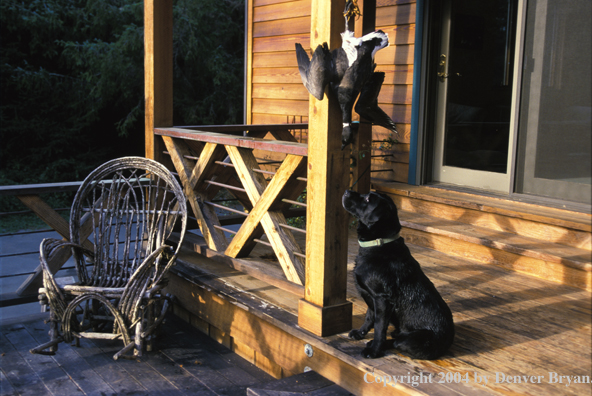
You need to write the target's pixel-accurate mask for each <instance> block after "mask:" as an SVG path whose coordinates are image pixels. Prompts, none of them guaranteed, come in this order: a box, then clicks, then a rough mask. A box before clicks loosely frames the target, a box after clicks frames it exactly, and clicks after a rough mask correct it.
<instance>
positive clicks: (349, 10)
mask: <svg viewBox="0 0 592 396" xmlns="http://www.w3.org/2000/svg"><path fill="white" fill-rule="evenodd" d="M354 15H355V16H360V15H362V14H361V13H360V7H358V0H347V1H346V2H345V9H344V10H343V16H344V17H345V26H346V29H347V23H348V22H349V18H351V17H352V16H354Z"/></svg>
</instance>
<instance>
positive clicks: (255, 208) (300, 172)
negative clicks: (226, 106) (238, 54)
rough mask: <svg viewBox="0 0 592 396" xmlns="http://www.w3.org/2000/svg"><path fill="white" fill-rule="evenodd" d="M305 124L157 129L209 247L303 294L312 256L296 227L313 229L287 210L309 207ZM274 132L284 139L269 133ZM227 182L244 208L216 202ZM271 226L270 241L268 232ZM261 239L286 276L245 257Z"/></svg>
mask: <svg viewBox="0 0 592 396" xmlns="http://www.w3.org/2000/svg"><path fill="white" fill-rule="evenodd" d="M194 129H199V130H194ZM301 129H306V124H281V125H242V126H234V127H232V126H218V127H216V126H204V127H184V128H155V130H154V133H155V134H156V135H159V136H161V137H162V139H163V141H164V143H165V146H166V154H167V155H169V156H170V159H171V161H172V163H173V165H174V167H175V169H176V171H177V173H178V175H179V178H180V179H181V182H182V184H183V186H184V189H185V194H186V196H187V199H188V201H189V204H190V206H191V208H192V210H193V214H194V215H195V218H196V220H197V225H198V227H199V229H200V231H201V234H202V235H203V238H204V240H205V246H204V247H203V252H202V253H205V254H206V255H209V256H210V257H217V258H219V259H224V260H225V262H227V263H230V265H232V266H234V267H235V268H237V269H238V268H240V269H241V270H242V271H244V272H247V273H249V274H251V275H254V276H255V277H258V278H264V279H265V280H266V281H268V282H270V283H272V284H274V285H276V286H278V287H281V288H283V289H285V290H288V291H291V292H294V293H297V294H300V295H302V294H303V288H302V285H303V284H304V279H305V269H304V267H305V257H306V256H305V254H304V252H303V251H302V249H301V247H300V246H299V244H298V243H297V242H296V239H295V237H294V233H295V232H298V233H305V232H306V231H305V230H304V229H301V228H298V227H294V226H291V225H290V224H288V221H287V218H290V217H293V216H295V215H300V216H301V215H304V214H305V208H306V203H304V202H301V201H298V197H299V196H301V195H302V193H303V192H304V191H305V189H306V182H307V180H306V165H307V152H308V148H307V145H306V144H303V143H299V142H297V141H296V138H295V137H294V136H293V135H292V133H290V131H291V130H301ZM243 133H245V134H246V135H243ZM267 133H270V134H271V135H273V137H274V138H275V139H277V140H272V139H264V138H263V137H264V136H265V135H266V134H267ZM233 134H234V135H233ZM237 134H238V135H237ZM266 153H267V154H266ZM265 157H267V158H268V159H265ZM269 158H271V159H272V161H269ZM221 190H225V191H226V192H227V194H230V195H231V196H232V200H236V201H238V202H239V203H240V209H236V208H229V207H228V206H223V205H220V204H217V203H215V202H213V201H214V200H215V198H216V196H217V195H218V194H219V193H220V191H221ZM298 209H300V210H298ZM220 211H228V212H231V213H233V214H235V218H237V216H238V218H237V221H236V223H237V224H240V227H239V228H238V230H232V229H229V228H226V227H224V226H223V225H222V223H223V221H222V220H223V219H221V216H220V215H219V213H220ZM240 217H242V219H241V218H240ZM227 224H228V222H227ZM227 234H232V235H233V236H232V238H231V239H230V238H227V237H226V235H227ZM264 234H265V236H266V237H267V241H265V240H263V239H262V236H263V235H264ZM257 243H262V244H265V245H268V246H270V247H271V248H272V249H273V251H274V253H275V256H276V257H277V259H278V262H279V264H280V266H281V269H282V271H283V274H284V276H285V277H284V276H282V277H278V276H273V275H270V274H269V273H268V272H266V271H262V270H260V269H259V267H258V266H257V265H253V264H252V261H244V260H240V259H241V258H245V257H248V256H249V253H250V252H251V251H252V250H253V248H254V247H255V246H256V244H257ZM286 280H287V281H288V282H286ZM290 283H292V284H290ZM298 286H300V287H298Z"/></svg>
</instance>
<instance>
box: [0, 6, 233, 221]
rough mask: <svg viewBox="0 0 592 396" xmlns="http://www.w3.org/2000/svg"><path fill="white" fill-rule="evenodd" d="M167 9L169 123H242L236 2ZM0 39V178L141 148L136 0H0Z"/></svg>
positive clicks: (59, 170) (59, 171)
mask: <svg viewBox="0 0 592 396" xmlns="http://www.w3.org/2000/svg"><path fill="white" fill-rule="evenodd" d="M173 12H174V19H175V22H174V43H173V48H174V84H173V87H174V109H175V113H174V116H175V119H174V120H175V124H176V125H187V124H229V123H241V122H242V111H243V109H242V105H243V75H244V69H243V64H244V60H243V58H244V56H243V53H244V0H199V1H195V0H176V1H175V2H174V9H173ZM0 40H1V41H0V46H1V50H0V89H1V90H2V91H1V96H0V122H1V125H0V126H1V129H0V185H8V184H23V183H41V182H44V183H47V182H56V181H73V180H82V179H83V178H84V177H85V176H86V174H88V172H89V171H90V170H92V169H94V168H95V167H96V166H97V165H99V164H100V163H102V162H104V161H106V160H108V159H111V158H115V157H118V156H122V155H143V153H144V52H143V2H142V1H137V0H136V1H135V0H21V1H18V0H2V1H1V2H0ZM2 201H4V200H2ZM9 206H11V205H9ZM6 209H7V208H6V207H5V204H4V202H0V212H1V211H5V210H6Z"/></svg>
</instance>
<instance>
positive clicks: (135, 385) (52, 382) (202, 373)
mask: <svg viewBox="0 0 592 396" xmlns="http://www.w3.org/2000/svg"><path fill="white" fill-rule="evenodd" d="M0 329H1V335H0V353H1V358H0V368H1V371H0V375H1V377H0V394H1V395H3V396H9V395H10V396H12V395H32V396H43V395H56V396H70V395H103V396H105V395H132V394H133V395H167V396H170V395H179V396H181V395H198V396H214V395H244V394H246V391H247V388H248V387H251V386H260V385H262V384H266V383H269V382H270V381H273V377H271V376H270V375H269V374H267V373H265V372H264V371H262V370H260V369H258V368H257V367H255V366H254V365H252V364H251V363H249V362H247V361H246V360H244V359H243V358H241V357H239V356H238V355H236V354H235V353H232V351H230V350H229V349H228V348H226V347H224V346H222V345H220V344H219V343H217V342H216V341H214V340H213V339H211V338H210V337H208V336H207V335H205V334H203V333H201V332H199V331H197V330H196V329H195V328H193V327H191V326H190V325H189V324H187V323H186V322H184V321H182V320H180V319H179V318H177V317H175V316H174V315H171V316H170V318H168V319H167V322H165V324H164V326H163V334H162V335H161V337H160V338H159V341H158V343H157V345H156V349H157V350H156V351H153V352H149V353H145V354H144V356H142V357H141V358H140V359H139V360H138V361H135V360H125V359H120V360H118V361H114V360H113V358H112V356H113V354H114V353H115V352H116V351H117V350H118V349H120V347H121V345H120V344H121V342H120V341H119V342H112V341H104V340H101V341H95V342H92V341H91V340H86V339H85V340H82V341H81V347H80V348H76V347H73V346H70V345H68V344H63V343H62V344H60V349H59V351H58V353H57V354H56V355H55V356H42V355H31V354H30V353H29V349H30V348H32V347H34V346H37V345H38V344H39V343H41V342H45V341H47V337H48V336H47V325H45V324H44V323H43V320H42V319H36V320H33V321H28V322H25V323H16V324H10V325H4V326H2V327H1V328H0Z"/></svg>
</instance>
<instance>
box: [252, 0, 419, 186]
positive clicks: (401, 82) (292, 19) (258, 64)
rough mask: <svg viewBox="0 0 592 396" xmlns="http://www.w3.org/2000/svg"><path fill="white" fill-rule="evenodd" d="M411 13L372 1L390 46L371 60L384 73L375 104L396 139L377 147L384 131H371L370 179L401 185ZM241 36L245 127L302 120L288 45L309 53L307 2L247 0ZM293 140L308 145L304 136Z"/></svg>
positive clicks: (409, 4)
mask: <svg viewBox="0 0 592 396" xmlns="http://www.w3.org/2000/svg"><path fill="white" fill-rule="evenodd" d="M415 9H416V4H415V1H414V0H377V10H376V28H377V29H382V30H383V31H384V32H386V33H388V35H389V42H390V46H389V47H387V48H385V49H383V50H381V51H379V52H378V53H377V55H376V59H375V60H376V63H377V65H378V66H377V71H382V72H385V74H386V78H385V81H384V85H383V87H382V90H381V92H380V96H379V103H380V106H381V107H382V109H383V110H384V111H385V112H386V113H387V114H389V115H390V116H391V118H392V119H393V121H395V123H396V124H397V128H398V131H399V135H398V136H396V135H395V136H393V138H396V139H397V140H398V144H396V145H394V146H393V147H387V148H384V147H383V148H382V149H381V148H380V145H381V143H380V142H379V141H381V140H385V139H387V138H388V137H389V131H388V130H386V129H384V128H381V127H377V126H374V127H373V140H374V141H375V143H374V144H373V147H374V149H373V152H372V155H373V156H375V157H374V158H373V159H372V170H373V173H372V177H375V178H380V179H387V180H393V181H399V182H407V174H408V169H409V141H410V138H409V134H410V130H411V125H410V124H411V96H412V80H413V55H414V50H415V46H414V40H415ZM247 35H248V45H247V68H248V69H247V106H246V109H247V114H246V119H247V123H252V124H268V123H273V124H276V123H286V122H288V123H292V122H308V92H307V91H306V88H304V86H303V85H302V81H301V80H300V74H299V72H298V66H297V63H296V51H295V49H294V44H295V43H300V44H302V46H303V47H304V48H305V49H307V50H310V0H296V1H289V0H288V1H287V0H250V1H249V6H248V22H247ZM297 139H299V141H302V142H303V143H304V142H307V141H308V139H307V136H306V133H304V134H300V135H298V136H297ZM300 139H302V140H300ZM379 170H384V171H383V172H380V171H379Z"/></svg>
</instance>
